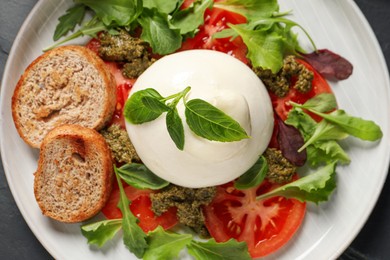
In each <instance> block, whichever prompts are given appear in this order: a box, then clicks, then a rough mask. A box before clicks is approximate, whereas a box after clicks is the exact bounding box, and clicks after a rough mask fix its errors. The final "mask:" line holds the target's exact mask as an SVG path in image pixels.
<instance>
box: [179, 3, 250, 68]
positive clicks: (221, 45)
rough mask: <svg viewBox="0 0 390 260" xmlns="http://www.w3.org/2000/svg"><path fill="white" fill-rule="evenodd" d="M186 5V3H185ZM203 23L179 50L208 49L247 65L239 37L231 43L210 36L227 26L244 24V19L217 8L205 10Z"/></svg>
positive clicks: (227, 40)
mask: <svg viewBox="0 0 390 260" xmlns="http://www.w3.org/2000/svg"><path fill="white" fill-rule="evenodd" d="M185 4H186V5H187V4H188V3H185ZM204 19H205V22H204V24H203V25H202V26H200V28H199V32H198V33H197V34H196V35H195V37H194V38H189V39H187V40H186V41H185V42H183V44H182V47H181V49H180V50H191V49H210V50H216V51H220V52H224V53H227V54H230V55H232V56H233V57H236V58H237V59H239V60H241V61H242V62H244V63H245V64H248V60H247V58H246V53H247V47H246V45H245V44H244V42H243V41H242V39H241V37H237V38H235V39H234V40H233V41H231V40H230V39H228V38H224V39H214V38H212V35H213V34H214V33H216V32H219V31H222V30H223V29H225V28H228V26H227V24H228V23H232V24H239V23H245V22H246V19H245V17H243V16H241V15H240V14H236V13H232V12H228V11H225V10H223V9H219V8H213V9H211V10H210V9H207V10H206V12H205V15H204Z"/></svg>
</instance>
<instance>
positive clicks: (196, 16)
mask: <svg viewBox="0 0 390 260" xmlns="http://www.w3.org/2000/svg"><path fill="white" fill-rule="evenodd" d="M212 6H213V0H203V1H195V2H194V4H193V5H192V6H190V7H188V8H186V9H184V10H180V11H178V12H176V13H174V14H173V16H172V19H171V20H170V22H171V24H172V26H173V27H174V28H178V29H180V33H181V34H183V35H184V34H187V33H191V32H195V31H196V30H197V29H198V27H199V26H200V25H202V24H203V23H204V13H205V11H206V9H208V8H211V7H212Z"/></svg>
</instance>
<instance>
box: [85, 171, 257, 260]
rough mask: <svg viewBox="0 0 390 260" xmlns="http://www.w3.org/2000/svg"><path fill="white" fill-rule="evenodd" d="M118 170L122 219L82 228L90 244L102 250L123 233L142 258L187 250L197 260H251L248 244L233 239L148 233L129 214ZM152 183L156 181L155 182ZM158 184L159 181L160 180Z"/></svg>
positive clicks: (160, 230)
mask: <svg viewBox="0 0 390 260" xmlns="http://www.w3.org/2000/svg"><path fill="white" fill-rule="evenodd" d="M118 172H119V171H118V170H116V178H117V182H118V185H119V192H120V200H119V203H118V208H119V209H120V210H121V212H122V216H123V217H122V219H112V220H103V221H98V222H95V223H89V224H85V225H82V226H81V232H82V234H83V235H84V236H85V237H86V238H87V240H88V243H89V244H94V245H97V246H99V247H102V246H103V245H104V244H105V243H106V242H107V241H109V240H111V239H113V238H114V236H115V235H116V234H117V233H118V231H119V230H121V229H122V230H123V242H124V244H125V246H126V247H127V248H128V249H129V251H130V252H132V253H134V254H135V255H136V256H137V257H138V258H143V259H149V260H150V259H172V258H175V257H177V256H178V254H179V252H180V251H181V250H183V248H184V247H187V248H188V252H189V253H190V254H191V255H192V256H194V257H195V259H199V260H202V259H251V258H250V256H249V253H248V249H247V245H246V243H245V242H237V241H236V240H234V239H230V240H229V241H227V242H225V243H217V242H215V240H214V239H210V240H209V241H207V242H201V241H197V240H195V239H194V237H193V235H191V234H179V233H175V232H171V231H166V230H164V229H163V228H162V227H161V226H159V227H157V228H156V229H155V230H153V231H150V232H149V233H148V234H145V233H144V232H143V230H142V229H141V228H140V227H139V226H138V224H137V218H136V217H135V216H134V215H133V213H132V212H131V211H130V208H129V205H130V203H131V201H129V200H128V198H127V196H126V193H125V191H124V189H123V186H122V182H121V177H120V174H119V173H118ZM152 182H153V181H152ZM157 182H158V181H157Z"/></svg>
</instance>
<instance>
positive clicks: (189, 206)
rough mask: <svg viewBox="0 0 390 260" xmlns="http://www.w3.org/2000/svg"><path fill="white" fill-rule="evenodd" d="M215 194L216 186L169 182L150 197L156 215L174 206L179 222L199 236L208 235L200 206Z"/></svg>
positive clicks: (209, 200) (205, 203) (206, 203)
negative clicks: (196, 185)
mask: <svg viewBox="0 0 390 260" xmlns="http://www.w3.org/2000/svg"><path fill="white" fill-rule="evenodd" d="M215 194H216V187H206V188H198V189H192V188H185V187H180V186H176V185H172V184H171V185H169V186H168V187H166V188H164V189H162V190H161V191H160V192H158V193H152V194H151V195H150V199H151V200H152V210H153V211H154V213H155V214H156V215H158V216H159V215H161V214H162V213H164V212H165V211H167V210H168V209H169V208H171V207H176V208H177V217H178V220H179V222H180V223H182V224H184V225H186V226H188V227H191V228H193V229H194V230H195V232H197V233H198V234H199V235H200V236H201V237H209V233H208V231H207V229H206V227H205V217H204V215H203V212H202V206H203V205H208V204H209V203H210V202H211V201H212V200H213V198H214V196H215Z"/></svg>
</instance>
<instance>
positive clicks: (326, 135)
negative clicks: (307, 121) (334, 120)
mask: <svg viewBox="0 0 390 260" xmlns="http://www.w3.org/2000/svg"><path fill="white" fill-rule="evenodd" d="M347 137H348V133H346V132H345V131H344V130H343V129H342V128H340V127H338V126H337V125H333V124H330V123H329V122H327V121H326V120H322V121H321V122H320V123H318V124H317V125H316V128H315V130H314V133H313V135H312V136H311V137H310V138H309V140H307V141H306V142H305V144H304V145H303V146H302V147H301V148H299V150H298V152H300V151H302V150H303V149H305V148H306V147H307V146H309V145H311V144H313V143H315V142H318V141H327V140H342V139H345V138H347Z"/></svg>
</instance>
